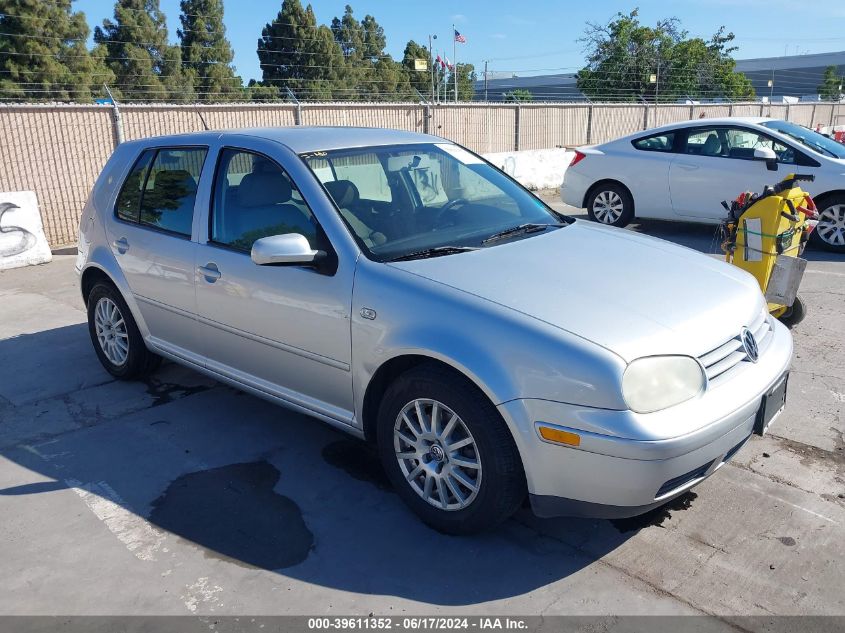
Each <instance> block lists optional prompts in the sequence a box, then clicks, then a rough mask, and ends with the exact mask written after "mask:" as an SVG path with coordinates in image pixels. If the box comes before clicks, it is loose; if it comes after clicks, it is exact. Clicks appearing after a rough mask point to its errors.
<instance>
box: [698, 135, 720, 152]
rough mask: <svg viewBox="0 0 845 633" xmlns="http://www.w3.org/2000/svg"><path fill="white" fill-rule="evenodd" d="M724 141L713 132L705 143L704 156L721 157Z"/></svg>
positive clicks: (702, 150) (702, 149)
mask: <svg viewBox="0 0 845 633" xmlns="http://www.w3.org/2000/svg"><path fill="white" fill-rule="evenodd" d="M721 154H722V141H720V140H719V137H718V136H716V133H715V132H711V133H710V134H709V135H708V136H707V139H706V140H705V141H704V147H702V148H701V155H702V156H721Z"/></svg>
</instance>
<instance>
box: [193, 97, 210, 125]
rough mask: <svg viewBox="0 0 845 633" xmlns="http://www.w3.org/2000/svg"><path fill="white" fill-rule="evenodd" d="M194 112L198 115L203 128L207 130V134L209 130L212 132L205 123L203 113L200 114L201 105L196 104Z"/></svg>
mask: <svg viewBox="0 0 845 633" xmlns="http://www.w3.org/2000/svg"><path fill="white" fill-rule="evenodd" d="M194 111H195V112H196V113H197V116H198V117H199V118H200V121H202V127H203V128H204V129H205V131H206V132H208V130H210V129H211V128H209V127H208V123H206V122H205V119H204V118H203V116H202V112H200V108H199V104H197V103H194Z"/></svg>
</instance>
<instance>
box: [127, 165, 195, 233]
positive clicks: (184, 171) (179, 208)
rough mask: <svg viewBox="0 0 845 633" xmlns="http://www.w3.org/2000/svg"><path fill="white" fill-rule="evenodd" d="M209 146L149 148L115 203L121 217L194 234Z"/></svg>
mask: <svg viewBox="0 0 845 633" xmlns="http://www.w3.org/2000/svg"><path fill="white" fill-rule="evenodd" d="M207 152H208V150H206V149H205V148H179V149H177V148H173V149H158V150H156V149H149V150H146V151H144V152H143V153H142V154H141V156H140V157H139V158H138V160H137V161H136V162H135V165H134V166H133V167H132V171H130V172H129V175H128V176H127V177H126V181H125V182H124V183H123V187H122V188H121V190H120V194H119V195H118V197H117V203H116V204H115V214H116V215H117V217H119V218H120V219H121V220H125V221H126V222H133V223H137V224H142V225H146V226H150V227H154V228H157V229H161V230H163V231H167V232H169V233H174V234H176V235H181V236H184V237H190V236H191V225H192V224H193V220H194V202H196V197H197V183H198V182H199V177H200V173H201V172H202V165H203V162H204V161H205V156H206V154H207Z"/></svg>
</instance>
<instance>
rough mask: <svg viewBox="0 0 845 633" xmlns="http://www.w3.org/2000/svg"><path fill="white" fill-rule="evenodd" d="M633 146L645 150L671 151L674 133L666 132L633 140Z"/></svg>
mask: <svg viewBox="0 0 845 633" xmlns="http://www.w3.org/2000/svg"><path fill="white" fill-rule="evenodd" d="M633 145H634V147H636V148H637V149H640V150H644V151H647V152H671V151H672V149H673V148H674V145H675V133H674V132H666V133H664V134H657V135H654V136H647V137H645V138H638V139H636V140H635V141H633Z"/></svg>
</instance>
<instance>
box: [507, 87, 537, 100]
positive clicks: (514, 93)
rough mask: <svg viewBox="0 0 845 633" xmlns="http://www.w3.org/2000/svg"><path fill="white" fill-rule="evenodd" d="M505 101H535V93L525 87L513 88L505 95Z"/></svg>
mask: <svg viewBox="0 0 845 633" xmlns="http://www.w3.org/2000/svg"><path fill="white" fill-rule="evenodd" d="M502 96H503V97H504V100H505V101H515V102H517V103H519V102H521V103H526V102H528V101H534V95H533V94H532V93H531V91H530V90H526V89H525V88H517V89H516V90H511V91H510V92H506V93H505V94H504V95H502Z"/></svg>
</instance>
